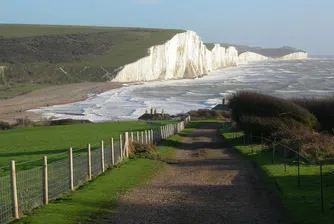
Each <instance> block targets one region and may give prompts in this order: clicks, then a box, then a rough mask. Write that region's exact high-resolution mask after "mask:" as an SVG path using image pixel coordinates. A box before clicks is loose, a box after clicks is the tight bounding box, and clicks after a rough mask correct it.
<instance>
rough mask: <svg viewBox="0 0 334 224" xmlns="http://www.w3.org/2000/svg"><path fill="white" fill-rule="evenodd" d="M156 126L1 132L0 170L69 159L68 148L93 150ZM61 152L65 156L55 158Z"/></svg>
mask: <svg viewBox="0 0 334 224" xmlns="http://www.w3.org/2000/svg"><path fill="white" fill-rule="evenodd" d="M161 123H166V122H161ZM154 124H155V126H151V125H150V126H148V125H147V124H146V122H105V123H96V124H75V125H60V126H50V127H35V128H20V129H12V130H7V131H0V167H2V166H7V165H9V161H10V160H15V161H16V162H17V163H19V162H24V161H29V160H37V161H35V162H30V163H27V164H24V165H20V166H17V169H18V170H21V169H27V168H30V167H34V166H36V165H40V164H41V159H42V157H43V156H53V157H51V158H49V161H50V162H52V161H54V160H59V159H62V158H65V157H67V153H66V152H67V150H68V148H69V147H73V149H74V150H75V149H80V148H86V145H87V144H88V143H90V144H92V148H97V147H98V146H99V142H100V141H101V140H104V141H105V146H106V147H108V146H109V139H110V137H114V138H115V141H116V140H117V139H119V135H120V134H121V133H124V132H125V131H131V130H132V131H137V130H144V129H148V128H155V127H157V125H159V121H157V122H154ZM64 152H65V153H64ZM58 153H63V154H60V155H58V156H54V155H55V154H58ZM7 174H8V168H4V169H3V171H2V172H1V170H0V176H1V175H7Z"/></svg>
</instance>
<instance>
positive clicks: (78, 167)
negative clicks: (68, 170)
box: [73, 155, 88, 186]
mask: <svg viewBox="0 0 334 224" xmlns="http://www.w3.org/2000/svg"><path fill="white" fill-rule="evenodd" d="M87 167H88V158H87V155H79V156H74V157H73V184H74V186H78V185H82V184H84V183H85V182H87V180H88V169H87Z"/></svg>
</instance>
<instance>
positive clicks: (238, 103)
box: [229, 91, 318, 128]
mask: <svg viewBox="0 0 334 224" xmlns="http://www.w3.org/2000/svg"><path fill="white" fill-rule="evenodd" d="M229 107H230V108H231V109H232V119H233V120H235V121H236V122H237V123H239V121H240V119H241V117H242V116H256V117H262V118H280V119H282V118H291V119H294V120H296V121H298V122H300V123H303V124H305V125H307V126H309V127H311V128H316V126H317V124H318V122H317V119H316V118H315V116H314V115H313V114H311V113H310V112H309V111H307V110H306V109H304V108H302V107H300V106H298V105H296V104H294V103H292V102H291V101H289V100H285V99H280V98H277V97H273V96H268V95H264V94H260V93H255V92H249V91H240V92H237V93H236V94H234V95H233V96H232V97H231V98H230V100H229Z"/></svg>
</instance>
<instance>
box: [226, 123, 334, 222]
mask: <svg viewBox="0 0 334 224" xmlns="http://www.w3.org/2000/svg"><path fill="white" fill-rule="evenodd" d="M222 133H223V136H224V137H225V138H226V139H227V140H228V141H229V143H230V144H231V145H232V146H233V147H234V148H236V149H237V150H238V151H240V152H241V153H242V154H243V155H245V156H246V157H247V158H249V159H251V160H252V161H254V162H255V163H256V164H257V166H258V167H259V170H260V173H261V175H262V177H263V179H264V180H265V182H266V183H267V185H268V186H269V188H270V189H271V190H272V191H274V192H276V193H277V195H279V197H280V198H281V200H282V202H283V205H284V207H285V210H286V212H287V214H288V215H289V216H290V217H291V219H292V221H293V223H324V224H325V223H328V224H329V223H334V173H333V171H334V165H324V166H323V186H324V191H323V194H324V214H322V208H321V198H320V175H319V174H320V168H319V166H314V165H307V164H306V163H302V165H301V166H300V187H298V179H297V176H298V166H297V165H296V164H297V163H296V161H293V160H287V159H284V158H283V157H281V156H280V155H279V153H275V156H274V163H272V159H273V153H272V150H268V149H265V150H264V151H262V153H261V145H259V144H253V145H244V144H243V140H242V139H238V138H236V136H242V133H240V132H238V133H234V134H233V133H232V132H231V131H230V129H229V128H226V129H223V130H222Z"/></svg>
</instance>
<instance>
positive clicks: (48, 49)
mask: <svg viewBox="0 0 334 224" xmlns="http://www.w3.org/2000/svg"><path fill="white" fill-rule="evenodd" d="M180 32H183V31H182V30H164V29H144V28H121V27H84V26H51V25H12V24H11V25H8V24H0V37H1V36H2V39H1V38H0V45H1V43H2V44H4V43H7V42H8V41H9V39H10V42H9V43H10V45H11V46H8V44H4V46H2V47H4V48H5V47H10V49H11V50H10V52H13V53H12V54H11V53H8V51H6V52H7V54H8V55H9V56H8V57H12V58H13V60H11V61H13V64H11V63H9V62H8V61H6V60H7V59H8V58H7V57H4V58H3V60H2V61H1V60H0V66H1V65H5V66H8V68H7V69H6V70H5V76H4V78H1V79H0V95H2V97H3V98H4V97H10V96H13V95H14V94H10V89H11V88H15V87H16V86H18V85H20V86H23V87H24V86H25V85H29V86H31V85H36V86H35V87H34V88H38V87H39V86H38V85H40V84H62V83H73V82H84V81H106V80H108V79H109V77H108V76H105V75H106V71H108V72H109V73H113V71H114V70H115V69H116V68H119V67H120V66H123V65H125V64H128V63H131V62H134V61H136V60H138V59H140V58H142V57H145V56H146V55H147V54H148V48H149V47H151V46H153V45H158V44H163V43H164V42H166V41H167V40H169V39H171V38H172V37H173V36H174V35H175V34H177V33H180ZM52 35H56V38H54V36H52ZM66 35H77V36H66ZM54 39H57V41H55V40H54ZM58 40H59V42H60V43H61V44H60V45H59V46H58V45H57V44H59V43H57V42H58ZM22 44H23V45H22ZM22 46H26V48H24V49H23V48H22ZM62 46H63V47H62ZM64 46H67V47H64ZM73 46H76V47H75V48H74V49H70V50H69V49H68V48H69V47H73ZM87 46H90V47H91V49H95V48H97V47H101V46H102V47H101V50H99V51H97V52H94V53H92V52H88V51H87V52H86V51H85V48H87ZM94 46H95V47H94ZM62 48H63V49H62ZM55 51H57V54H53V53H54V52H55ZM77 51H78V52H77ZM73 52H74V53H73ZM75 54H77V55H76V56H77V57H74V56H73V55H75ZM41 55H42V56H43V57H41ZM18 56H20V57H18ZM44 56H45V57H44ZM18 58H20V59H18ZM44 58H45V60H44ZM20 60H22V62H20ZM36 60H37V61H36ZM101 66H102V67H103V69H102V68H101ZM60 68H62V69H63V70H64V71H65V72H66V73H67V74H65V73H64V72H62V71H61V70H60ZM105 70H106V71H105ZM0 75H1V74H0ZM24 91H25V90H23V91H21V92H18V94H19V93H22V92H24Z"/></svg>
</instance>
